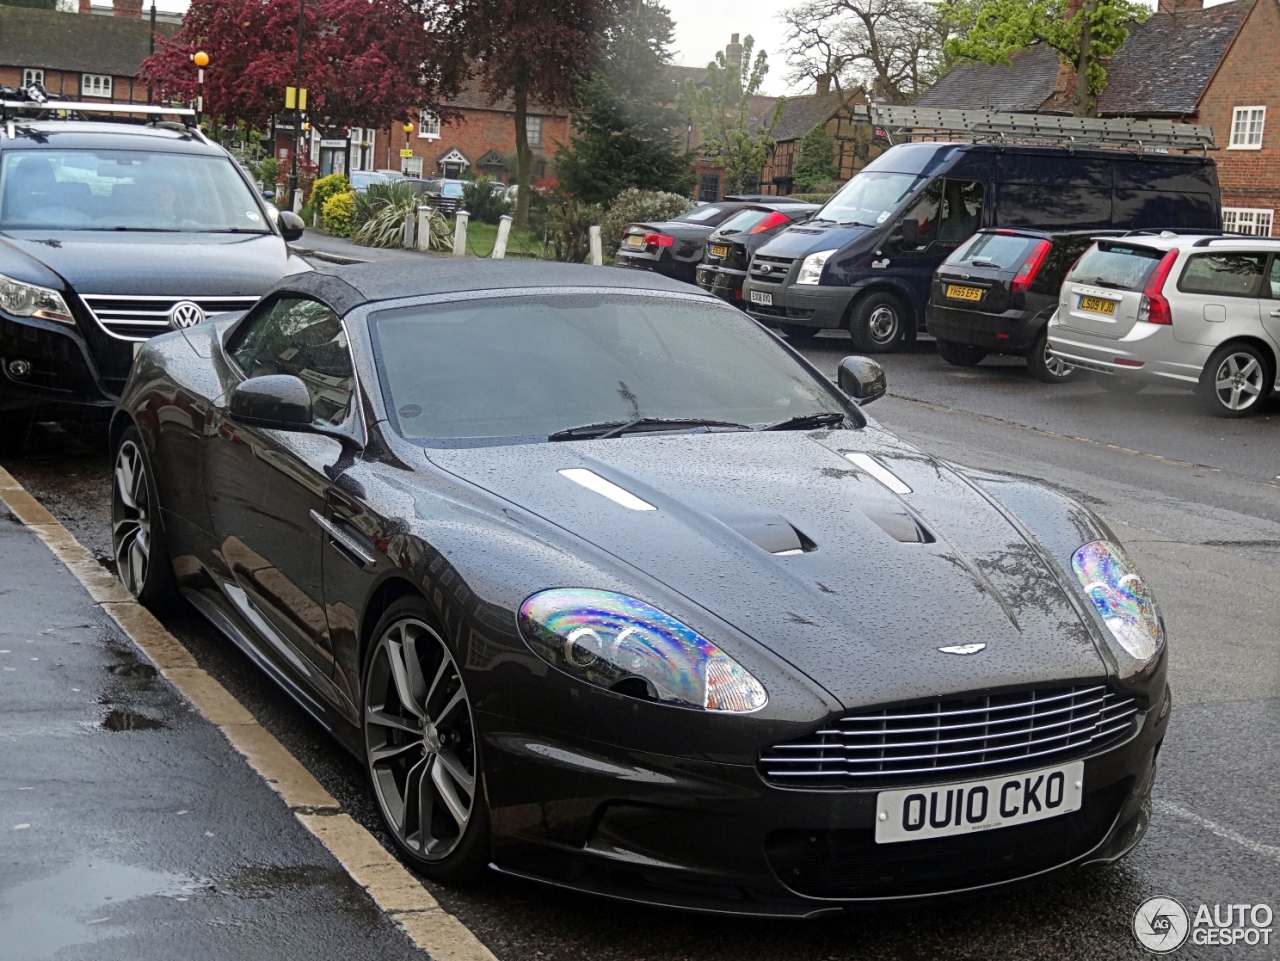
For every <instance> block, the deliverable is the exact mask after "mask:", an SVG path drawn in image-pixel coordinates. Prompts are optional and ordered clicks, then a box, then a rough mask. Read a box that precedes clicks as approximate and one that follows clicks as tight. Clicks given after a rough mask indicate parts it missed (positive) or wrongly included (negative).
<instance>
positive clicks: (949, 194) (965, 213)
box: [938, 180, 982, 244]
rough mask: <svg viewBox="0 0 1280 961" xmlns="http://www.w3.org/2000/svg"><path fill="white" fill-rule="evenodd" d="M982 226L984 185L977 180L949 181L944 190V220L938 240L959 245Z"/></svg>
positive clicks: (939, 229) (940, 225)
mask: <svg viewBox="0 0 1280 961" xmlns="http://www.w3.org/2000/svg"><path fill="white" fill-rule="evenodd" d="M981 226H982V184H980V183H979V182H978V181H976V180H948V181H946V182H945V183H944V184H943V188H942V220H941V222H940V223H939V225H938V240H939V241H941V242H943V243H952V244H954V243H959V242H960V241H962V240H968V239H969V237H970V236H972V235H973V233H974V231H976V230H977V229H978V228H979V227H981Z"/></svg>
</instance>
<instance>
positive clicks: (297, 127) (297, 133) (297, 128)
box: [289, 0, 304, 210]
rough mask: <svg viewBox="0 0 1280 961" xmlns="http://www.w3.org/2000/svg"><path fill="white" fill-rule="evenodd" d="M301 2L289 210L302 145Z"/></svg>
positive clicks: (292, 205)
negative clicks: (296, 98) (297, 100)
mask: <svg viewBox="0 0 1280 961" xmlns="http://www.w3.org/2000/svg"><path fill="white" fill-rule="evenodd" d="M302 4H303V0H298V59H297V61H296V64H295V66H294V78H293V82H294V85H295V86H296V87H297V89H298V97H299V102H298V104H297V113H296V114H295V115H294V123H293V161H292V163H290V165H289V209H290V210H294V209H296V208H297V203H296V200H297V195H298V150H299V149H301V147H300V145H301V143H302V103H301V96H302V93H301V91H302V30H303V23H304V21H303V13H304V8H303V6H302Z"/></svg>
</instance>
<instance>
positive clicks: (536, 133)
mask: <svg viewBox="0 0 1280 961" xmlns="http://www.w3.org/2000/svg"><path fill="white" fill-rule="evenodd" d="M524 132H525V134H526V135H527V136H528V138H529V146H530V147H541V146H542V118H541V117H529V116H526V117H525V118H524Z"/></svg>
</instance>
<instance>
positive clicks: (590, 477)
mask: <svg viewBox="0 0 1280 961" xmlns="http://www.w3.org/2000/svg"><path fill="white" fill-rule="evenodd" d="M556 473H558V474H559V475H560V476H561V477H563V478H565V479H566V480H571V481H573V482H574V483H575V484H580V485H581V486H583V487H585V488H586V489H587V490H589V491H595V492H596V493H597V494H599V495H600V496H601V497H607V498H609V500H611V501H613V502H614V503H615V504H620V505H621V506H623V507H625V508H627V509H628V510H633V511H656V510H657V509H658V508H656V507H654V506H653V505H652V504H650V503H649V502H648V501H645V500H641V499H640V498H639V497H636V495H635V494H633V493H631V491H629V490H627V489H625V488H622V487H619V486H618V485H617V484H615V483H614V482H613V481H610V480H605V479H604V478H603V477H601V476H600V475H599V474H597V473H596V472H595V471H593V470H587V469H586V468H585V467H569V468H566V469H565V470H562V471H557V472H556Z"/></svg>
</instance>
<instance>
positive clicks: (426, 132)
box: [418, 110, 440, 140]
mask: <svg viewBox="0 0 1280 961" xmlns="http://www.w3.org/2000/svg"><path fill="white" fill-rule="evenodd" d="M418 136H419V137H421V138H422V139H423V140H439V139H440V118H439V117H437V116H436V115H435V114H433V113H432V112H431V111H430V110H422V111H420V112H419V114H418Z"/></svg>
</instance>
